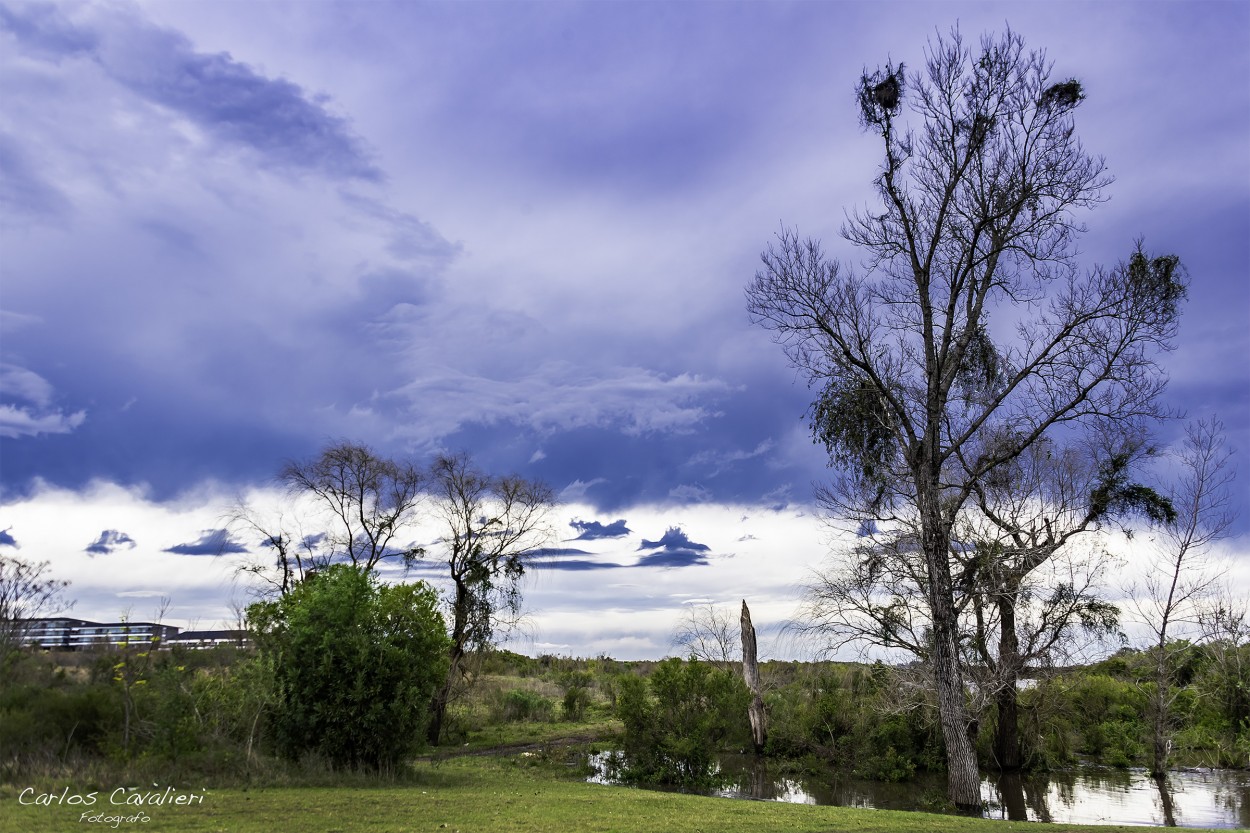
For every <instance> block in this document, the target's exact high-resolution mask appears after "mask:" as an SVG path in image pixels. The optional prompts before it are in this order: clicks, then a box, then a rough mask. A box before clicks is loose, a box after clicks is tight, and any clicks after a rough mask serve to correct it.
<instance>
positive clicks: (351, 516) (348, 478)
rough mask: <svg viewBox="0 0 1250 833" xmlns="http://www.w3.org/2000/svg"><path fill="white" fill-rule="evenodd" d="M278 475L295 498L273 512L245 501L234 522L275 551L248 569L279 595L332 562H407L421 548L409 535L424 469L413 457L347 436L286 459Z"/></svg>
mask: <svg viewBox="0 0 1250 833" xmlns="http://www.w3.org/2000/svg"><path fill="white" fill-rule="evenodd" d="M278 481H279V482H280V483H281V484H282V485H283V486H284V487H285V489H286V493H287V497H288V498H290V499H291V500H292V501H293V504H292V505H290V506H288V507H287V508H286V509H284V510H282V511H280V512H278V513H277V514H275V515H273V516H268V515H264V514H262V510H261V509H259V508H257V507H252V506H246V505H244V506H241V507H240V508H238V509H237V510H236V511H235V514H234V517H233V519H232V524H231V525H232V527H233V528H234V529H235V530H236V531H240V532H243V533H245V534H255V535H257V536H258V537H259V538H260V539H261V543H262V544H263V545H264V546H265V548H266V549H267V550H268V551H269V553H270V555H271V557H272V559H273V562H272V564H265V563H261V564H253V565H248V566H247V567H245V568H244V569H245V571H246V572H249V573H253V574H256V575H259V576H261V577H262V578H264V579H266V580H267V581H268V582H269V583H270V584H271V586H272V587H274V588H275V589H276V590H277V591H278V592H280V593H281V594H283V595H285V594H286V593H287V592H289V591H290V590H291V588H292V587H293V586H294V585H295V583H296V582H299V581H301V580H302V579H303V578H304V577H305V576H306V575H307V574H308V573H310V572H313V571H315V570H319V569H324V568H325V567H326V566H328V565H329V564H332V563H339V562H346V563H349V564H352V565H353V566H355V567H357V568H359V569H361V570H363V571H366V572H367V571H369V570H372V569H374V568H375V567H376V566H377V565H378V564H379V563H380V562H381V561H383V560H385V559H392V560H397V561H402V562H404V564H405V565H408V564H411V563H412V562H413V561H415V560H416V559H419V558H420V557H421V556H423V555H424V554H425V553H424V551H423V550H422V549H421V548H420V547H418V546H416V545H415V544H413V543H412V540H411V539H410V538H409V537H408V536H409V535H414V534H415V529H414V524H415V523H416V522H417V521H418V520H419V512H420V509H421V506H422V503H423V501H424V500H425V497H426V495H425V487H426V483H427V476H426V473H425V472H424V471H422V470H421V469H420V468H418V467H417V466H415V465H413V464H412V463H409V462H405V461H402V460H396V459H392V458H389V457H384V456H382V455H380V454H378V453H377V452H375V451H374V450H373V449H371V448H369V447H368V446H365V445H360V444H358V443H351V442H346V441H344V442H338V443H334V444H333V445H330V446H327V447H326V448H325V449H323V450H322V451H321V453H320V454H318V455H317V456H316V457H313V458H312V459H309V460H291V461H288V462H287V463H285V464H284V465H283V466H282V469H281V471H280V472H279V473H278Z"/></svg>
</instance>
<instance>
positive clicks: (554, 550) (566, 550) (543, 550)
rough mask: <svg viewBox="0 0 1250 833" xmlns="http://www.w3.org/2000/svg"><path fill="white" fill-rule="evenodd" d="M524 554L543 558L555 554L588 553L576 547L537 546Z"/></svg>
mask: <svg viewBox="0 0 1250 833" xmlns="http://www.w3.org/2000/svg"><path fill="white" fill-rule="evenodd" d="M526 555H531V556H535V557H538V558H543V557H547V556H557V555H590V553H589V552H587V551H586V550H579V549H577V548H576V547H539V548H538V549H533V550H529V551H528V552H526Z"/></svg>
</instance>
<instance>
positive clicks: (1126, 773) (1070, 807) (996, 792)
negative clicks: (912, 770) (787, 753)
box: [590, 755, 1250, 828]
mask: <svg viewBox="0 0 1250 833" xmlns="http://www.w3.org/2000/svg"><path fill="white" fill-rule="evenodd" d="M606 758H607V756H606V755H598V756H593V757H592V759H591V763H592V765H595V766H596V769H597V771H598V774H597V775H595V776H593V777H592V778H591V779H590V780H592V781H597V782H599V783H615V781H614V779H613V776H612V775H611V772H612V768H611V766H609V765H607V762H606ZM720 774H721V775H722V776H723V777H724V779H725V783H726V784H727V785H728V786H726V787H724V788H722V789H718V790H709V791H707V792H708V793H709V794H712V795H721V796H725V797H727V798H749V799H755V800H762V801H787V802H791V803H799V804H825V805H833V806H839V807H863V808H879V809H890V810H927V811H939V812H940V811H943V810H944V809H946V807H947V805H946V801H945V793H946V781H945V778H944V776H941V775H925V776H920V777H918V778H916V779H915V780H912V781H909V782H907V783H904V784H887V783H882V782H880V781H865V780H861V779H858V778H850V777H847V776H845V775H843V774H841V773H836V772H832V771H831V772H829V773H826V774H824V775H821V776H814V775H803V776H794V775H782V774H780V773H779V772H778V771H777V767H776V766H775V765H774V764H772V763H771V762H769V761H762V760H757V759H756V758H754V757H753V756H750V755H725V756H723V757H722V758H721V761H720ZM981 797H982V800H983V801H984V803H985V812H984V815H985V816H986V817H987V818H994V819H1008V820H1011V821H1042V822H1055V823H1063V824H1099V823H1102V824H1138V825H1166V826H1176V825H1182V826H1187V827H1223V828H1235V827H1250V772H1242V771H1233V770H1184V771H1176V772H1171V773H1169V774H1168V775H1167V777H1166V778H1163V779H1155V778H1152V777H1151V776H1150V775H1149V774H1148V773H1146V772H1145V771H1144V770H1101V769H1100V770H1082V771H1078V772H1060V773H1049V774H1047V775H1027V776H1021V775H1018V774H1016V775H993V776H987V777H986V778H985V779H984V780H983V781H982V782H981Z"/></svg>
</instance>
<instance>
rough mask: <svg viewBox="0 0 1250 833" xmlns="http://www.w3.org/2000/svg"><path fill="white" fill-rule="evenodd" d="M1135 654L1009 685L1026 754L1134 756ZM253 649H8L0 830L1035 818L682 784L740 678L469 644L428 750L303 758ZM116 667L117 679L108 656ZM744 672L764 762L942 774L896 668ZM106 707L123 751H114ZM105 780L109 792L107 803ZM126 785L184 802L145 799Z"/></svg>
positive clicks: (1132, 761)
mask: <svg viewBox="0 0 1250 833" xmlns="http://www.w3.org/2000/svg"><path fill="white" fill-rule="evenodd" d="M1148 659H1149V658H1148V657H1146V656H1144V655H1143V656H1139V655H1137V654H1135V653H1132V652H1124V653H1121V654H1120V655H1117V656H1116V657H1113V658H1111V659H1108V660H1106V661H1104V662H1102V663H1099V664H1096V665H1094V666H1089V667H1085V668H1079V669H1069V670H1067V671H1066V672H1064V673H1063V674H1057V675H1056V676H1053V677H1051V678H1050V679H1048V680H1046V681H1042V682H1040V683H1038V684H1037V685H1034V686H1032V687H1030V688H1029V689H1027V690H1025V691H1022V704H1023V705H1024V710H1023V713H1024V714H1025V715H1029V716H1030V719H1036V720H1037V721H1038V723H1037V724H1036V725H1038V726H1042V725H1046V726H1049V727H1050V730H1051V732H1052V734H1055V738H1052V739H1051V740H1049V741H1047V742H1045V743H1042V744H1039V745H1038V746H1037V748H1036V749H1035V750H1034V752H1036V753H1037V754H1036V755H1035V756H1034V758H1033V759H1032V760H1033V764H1034V766H1033V769H1034V770H1035V771H1059V770H1065V769H1068V768H1070V767H1072V766H1074V765H1077V764H1083V763H1089V762H1093V763H1096V764H1098V765H1101V766H1109V767H1116V766H1118V767H1121V768H1123V767H1130V766H1140V765H1143V764H1145V763H1146V762H1147V761H1146V756H1147V752H1148V750H1147V747H1146V744H1145V743H1144V740H1145V737H1146V734H1145V733H1146V732H1147V730H1148V727H1146V726H1145V725H1144V724H1143V725H1137V724H1138V723H1140V722H1141V720H1142V717H1141V714H1142V713H1141V711H1140V709H1139V708H1138V705H1139V704H1138V702H1137V701H1138V700H1139V699H1140V698H1141V697H1142V696H1143V695H1142V691H1141V687H1142V686H1141V683H1140V682H1139V681H1138V680H1136V676H1138V671H1142V673H1144V670H1143V669H1138V667H1137V666H1138V665H1139V664H1142V663H1145V662H1147V661H1148ZM1192 659H1193V663H1192V666H1191V668H1190V671H1191V674H1190V675H1189V677H1188V680H1189V686H1188V687H1189V689H1191V690H1190V692H1189V694H1188V695H1187V697H1186V699H1185V701H1184V702H1185V703H1186V704H1188V706H1189V710H1188V711H1186V712H1183V713H1184V714H1186V715H1187V716H1188V719H1189V721H1190V723H1191V724H1192V725H1190V726H1189V727H1188V728H1186V727H1182V730H1181V731H1180V732H1179V733H1178V737H1179V738H1180V739H1182V740H1184V739H1186V738H1189V739H1191V740H1190V741H1188V743H1190V745H1189V746H1185V747H1183V748H1180V749H1178V753H1179V754H1178V765H1195V764H1201V763H1204V762H1208V761H1209V762H1215V759H1214V758H1212V757H1211V756H1213V755H1214V756H1217V757H1218V756H1219V755H1220V754H1221V753H1220V750H1219V748H1218V744H1217V746H1215V747H1210V748H1204V747H1202V746H1201V744H1200V743H1199V741H1200V740H1201V739H1202V738H1204V737H1207V736H1208V735H1210V736H1211V737H1214V735H1213V734H1212V731H1213V730H1212V731H1208V730H1204V729H1202V727H1203V725H1204V724H1203V720H1204V718H1203V714H1204V713H1203V712H1202V711H1201V707H1203V706H1204V704H1205V705H1206V706H1210V705H1211V698H1209V697H1205V696H1202V691H1203V686H1204V685H1209V684H1210V682H1211V681H1210V680H1208V681H1207V682H1206V683H1204V682H1203V681H1204V680H1207V677H1205V676H1204V665H1209V664H1210V663H1207V662H1205V661H1204V660H1202V658H1201V657H1200V656H1197V655H1194V656H1193V657H1192ZM149 662H150V664H147V663H149ZM260 662H261V656H260V655H259V654H257V653H255V652H253V651H250V650H241V649H238V648H235V647H232V646H225V647H220V648H214V649H210V650H202V651H191V650H181V649H178V650H173V651H159V652H155V651H154V652H150V653H149V654H148V656H146V657H143V658H139V657H136V656H133V655H132V656H129V657H123V656H119V655H117V654H116V653H114V652H108V651H102V652H99V653H98V654H95V655H92V654H88V653H82V652H78V653H65V654H51V653H23V655H22V656H21V657H20V660H19V662H17V663H16V664H15V665H14V666H13V667H12V668H11V669H10V670H11V671H12V673H11V674H7V675H6V679H5V680H4V684H3V685H0V833H7V831H13V833H18V831H21V832H22V833H41V831H54V830H56V831H59V830H65V829H79V828H77V827H72V825H76V824H79V823H87V824H89V825H92V827H94V826H96V825H104V826H106V827H109V828H110V829H137V828H141V829H146V830H158V831H166V830H168V831H171V832H172V833H182V831H231V833H234V831H240V832H241V833H249V831H272V830H286V829H294V828H293V827H292V824H297V826H298V829H300V830H306V831H318V830H325V831H330V830H335V831H341V833H356V831H389V830H396V831H398V830H422V829H430V830H463V831H466V833H467V831H493V830H500V831H503V830H507V831H514V830H536V831H538V830H553V831H556V830H558V831H566V830H568V831H578V830H588V831H589V830H602V831H622V832H623V833H629V831H647V830H665V831H684V830H690V831H696V830H702V831H734V830H743V831H747V830H750V831H752V833H755V831H758V830H769V831H774V830H778V831H808V830H811V831H832V830H863V831H872V830H882V831H885V830H900V831H906V830H917V831H919V830H933V831H964V830H969V831H971V830H978V829H986V830H989V829H991V828H990V827H984V828H983V827H982V825H992V826H993V829H997V830H1004V829H1007V830H1016V829H1025V828H1026V826H1027V829H1029V830H1038V829H1039V828H1038V823H1037V822H1009V821H1003V820H992V819H991V820H986V819H979V818H967V817H962V816H958V815H951V814H942V813H941V811H949V810H950V809H951V808H949V807H946V806H944V805H945V802H944V801H943V800H941V799H940V798H939V797H935V801H934V802H932V803H931V805H924V806H932V807H933V809H934V811H935V812H933V813H929V812H921V811H900V810H885V809H855V808H845V807H832V806H812V805H794V804H786V803H784V802H768V801H741V800H723V799H716V798H709V797H705V796H700V795H697V794H692V793H694V792H697V791H698V790H699V789H701V788H706V787H708V786H714V784H712V781H711V780H709V778H710V777H711V776H713V775H714V768H705V769H700V766H701V765H702V764H707V763H709V762H714V761H715V759H716V756H717V755H718V754H719V753H721V752H726V751H730V752H733V751H741V750H744V749H746V748H747V747H748V746H749V745H750V737H749V730H748V727H747V725H746V724H747V719H746V708H745V703H746V698H745V696H744V694H743V692H744V689H740V686H741V678H740V676H737V675H735V674H734V673H731V672H730V671H728V670H724V669H717V668H714V667H712V665H711V664H709V663H701V662H698V661H693V660H692V661H682V660H676V659H669V660H664V661H660V662H650V661H646V662H623V661H617V660H613V659H610V658H607V657H599V658H597V659H591V660H576V659H569V658H561V657H551V656H546V657H540V658H530V657H525V656H521V655H518V654H512V653H509V652H505V651H489V652H485V653H483V654H482V655H480V656H478V657H476V658H475V662H474V671H473V677H474V680H473V681H474V685H473V686H472V687H471V688H470V689H469V690H468V693H467V694H466V696H464V697H463V698H462V699H460V700H458V701H457V702H455V703H454V704H453V705H452V708H450V709H449V712H448V717H449V721H448V736H447V738H446V739H445V741H444V742H443V743H442V744H440V745H439V746H435V747H432V746H428V745H426V746H424V747H422V748H419V749H417V751H416V752H415V753H413V754H411V755H408V756H406V757H405V758H404V759H403V761H402V762H399V763H396V764H394V765H389V766H383V767H370V766H357V767H351V766H347V767H345V766H341V765H334V764H332V763H331V762H329V761H328V760H327V759H324V758H321V757H319V756H318V755H316V754H308V755H305V756H303V757H300V758H297V759H293V760H287V759H283V758H282V757H281V756H279V755H277V754H275V747H274V745H273V740H274V739H273V737H272V736H271V733H272V730H273V729H272V727H273V723H272V721H271V718H270V715H269V711H270V710H271V709H272V708H273V707H274V703H272V702H270V701H269V700H267V699H266V694H265V692H266V691H267V689H266V687H265V686H263V685H253V683H255V682H256V681H257V679H258V676H259V675H260V672H261V670H263V669H261V668H259V667H258V665H257V664H258V663H260ZM127 663H129V669H130V670H131V671H132V672H134V673H133V676H131V677H130V678H127V677H126V675H125V674H122V673H120V672H119V671H118V669H119V667H120V668H122V670H126V664H127ZM1213 667H1214V666H1213ZM1135 669H1136V670H1135ZM1209 670H1210V669H1209V668H1208V669H1207V671H1209ZM140 671H141V672H142V673H140ZM762 673H763V677H764V680H765V683H766V685H765V687H766V694H765V700H766V702H767V704H768V708H769V710H770V716H771V719H772V733H771V735H770V748H769V750H768V753H769V754H768V760H769V761H771V762H772V764H770V766H771V765H773V764H775V765H776V766H777V767H778V768H780V769H781V770H782V771H787V770H788V771H791V772H794V773H800V772H814V771H816V770H817V768H819V767H825V768H826V771H828V769H827V768H828V767H829V766H830V765H831V762H839V763H840V766H839V767H837V768H836V771H840V772H844V773H846V774H847V775H848V776H855V777H860V778H871V779H875V780H879V781H901V782H904V783H905V782H907V781H909V780H911V779H912V778H915V777H916V775H917V774H918V773H921V772H929V773H933V772H940V771H941V765H942V762H941V748H940V740H939V739H938V737H937V733H936V731H935V729H934V726H933V721H934V718H933V714H932V709H929V708H926V707H925V706H924V703H923V701H922V700H921V701H917V703H916V704H915V705H916V707H915V708H914V709H912V710H910V711H908V712H905V713H904V712H895V713H891V712H890V711H889V710H888V709H886V706H888V705H890V703H892V702H893V701H892V700H888V699H883V698H885V697H886V695H889V696H890V697H893V696H894V695H896V694H898V693H899V692H901V691H904V690H905V689H906V685H905V680H906V677H905V675H906V673H907V669H899V668H892V667H890V666H884V665H881V664H875V665H862V664H854V663H833V662H825V663H798V662H781V661H775V662H768V663H763V664H762ZM119 678H120V680H121V681H120V682H119ZM123 683H127V684H128V685H129V691H127V687H126V685H123ZM895 705H897V704H895ZM682 706H690V708H682ZM126 715H129V721H130V725H129V733H130V738H129V740H130V745H129V747H124V746H123V745H122V738H123V732H124V731H126V728H125V722H124V718H125V716H126ZM1208 729H1210V727H1208ZM416 731H419V730H416ZM1204 732H1205V734H1204ZM1193 739H1197V740H1193ZM616 749H624V750H625V751H626V753H627V754H630V753H631V751H632V754H633V757H634V759H635V760H636V761H637V762H638V765H637V766H636V767H635V768H633V770H632V772H628V773H627V774H626V777H625V778H624V779H623V780H625V781H626V782H627V783H630V784H636V785H638V786H653V785H661V784H666V785H677V786H684V787H685V788H687V789H689V790H691V793H676V792H663V791H653V790H645V789H633V788H631V787H629V786H608V785H602V784H593V783H587V782H586V779H587V776H589V775H590V774H591V773H590V771H589V767H588V764H587V756H588V754H590V753H594V752H604V751H608V750H616ZM1042 753H1045V754H1042ZM120 787H125V788H127V789H126V790H125V791H123V792H122V793H121V795H122V796H123V798H122V801H121V803H120V804H119V803H118V802H116V801H115V800H114V798H115V797H116V796H117V795H118V793H117V791H118V788H120ZM131 788H133V789H131ZM171 789H172V790H173V792H172V793H171V792H170V790H171ZM24 791H25V792H24ZM136 795H138V796H144V795H156V796H162V795H183V796H187V795H195V796H203V800H202V801H196V802H191V801H190V800H188V801H187V802H185V803H183V804H177V803H176V802H173V801H171V802H165V803H164V804H155V805H152V804H146V805H145V804H144V803H142V802H141V801H139V800H138V799H137V798H135V797H134V796H136ZM37 796H50V797H49V798H45V799H44V800H42V801H41V802H38V801H36V800H35V799H36V797H37ZM58 796H59V798H58ZM71 796H73V797H76V800H71ZM89 796H90V797H92V800H88V797H89ZM128 802H133V803H128ZM141 816H142V817H146V818H147V819H148V820H147V821H143V818H141ZM442 825H446V827H442ZM1052 827H1053V829H1063V830H1099V831H1111V830H1127V829H1129V828H1128V827H1123V826H1121V827H1116V826H1107V825H1084V826H1082V825H1073V824H1057V825H1052ZM1134 829H1140V828H1134Z"/></svg>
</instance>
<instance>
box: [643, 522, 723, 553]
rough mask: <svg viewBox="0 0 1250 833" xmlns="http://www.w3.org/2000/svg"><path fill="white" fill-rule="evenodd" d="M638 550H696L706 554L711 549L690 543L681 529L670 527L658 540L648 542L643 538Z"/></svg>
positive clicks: (705, 545) (703, 545)
mask: <svg viewBox="0 0 1250 833" xmlns="http://www.w3.org/2000/svg"><path fill="white" fill-rule="evenodd" d="M638 549H640V550H655V549H663V550H669V551H674V550H698V551H701V552H707V551H709V550H710V549H711V547H709V546H708V545H707V544H699V543H695V542H694V541H691V540H690V537H689V536H688V535H686V533H685V532H683V531H682V529H681V527H679V526H670V527H669V528H668V529H666V530H665V531H664V535H663V536H661V538H660V540H658V541H648V540H646V539H645V538H644V539H643V541H642V543H641V544H639V545H638Z"/></svg>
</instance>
